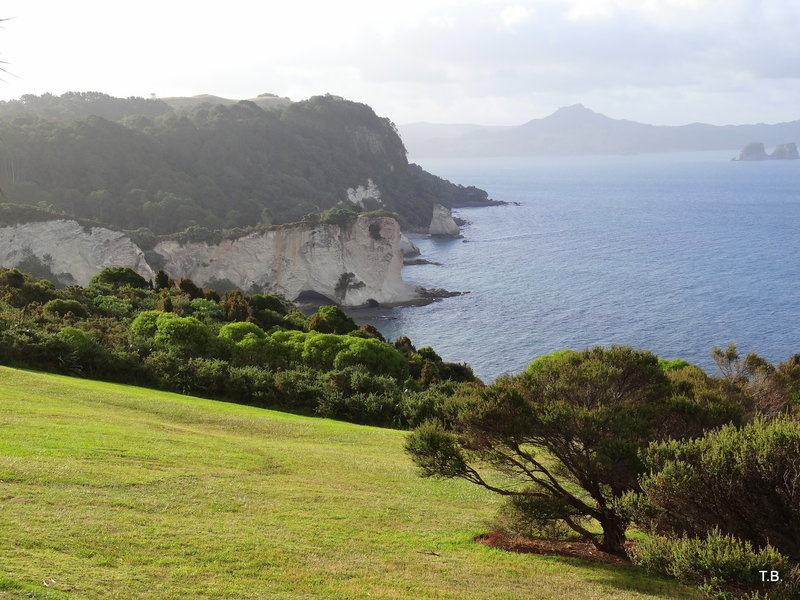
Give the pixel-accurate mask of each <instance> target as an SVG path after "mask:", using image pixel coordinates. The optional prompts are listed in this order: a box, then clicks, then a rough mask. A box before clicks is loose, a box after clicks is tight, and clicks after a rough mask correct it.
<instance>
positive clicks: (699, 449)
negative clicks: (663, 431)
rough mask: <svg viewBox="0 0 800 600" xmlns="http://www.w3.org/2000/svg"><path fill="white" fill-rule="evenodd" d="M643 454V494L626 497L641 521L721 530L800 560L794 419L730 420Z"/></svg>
mask: <svg viewBox="0 0 800 600" xmlns="http://www.w3.org/2000/svg"><path fill="white" fill-rule="evenodd" d="M642 458H643V460H644V462H645V464H646V466H647V468H648V470H649V473H648V474H647V475H644V476H643V477H642V478H641V490H642V491H641V495H637V496H630V497H628V498H626V500H625V502H626V504H627V505H628V506H629V508H630V510H631V513H632V514H633V516H634V518H635V519H636V521H637V522H638V523H639V524H640V525H641V526H643V527H645V528H647V529H649V530H651V531H654V532H657V533H660V534H665V535H673V536H674V535H683V534H686V535H689V536H691V537H696V538H702V537H704V536H706V535H708V534H710V533H711V532H712V531H714V530H717V529H719V531H721V532H722V533H723V534H726V535H734V536H736V537H737V538H739V539H741V540H744V541H747V542H749V543H751V544H752V545H753V546H754V547H756V548H765V547H767V545H771V546H773V547H774V548H776V549H777V550H778V551H779V552H781V553H783V554H784V555H786V556H788V557H789V558H791V559H792V560H795V561H800V423H798V422H796V421H790V420H787V419H776V420H774V421H765V420H763V419H757V420H756V421H754V422H752V423H750V424H748V425H746V426H744V427H742V428H741V429H737V428H736V427H733V426H731V425H728V426H725V427H723V428H722V429H720V430H718V431H714V432H711V433H708V434H706V436H705V437H703V438H700V439H695V440H684V441H677V440H673V441H668V442H662V443H658V444H652V445H651V446H649V447H648V448H647V449H645V450H644V451H643V452H642ZM710 507H713V510H712V509H710Z"/></svg>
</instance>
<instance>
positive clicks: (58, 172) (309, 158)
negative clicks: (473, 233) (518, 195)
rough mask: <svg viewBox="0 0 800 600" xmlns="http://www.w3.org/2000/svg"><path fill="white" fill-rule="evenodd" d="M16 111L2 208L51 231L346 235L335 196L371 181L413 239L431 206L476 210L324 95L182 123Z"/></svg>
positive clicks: (63, 110)
mask: <svg viewBox="0 0 800 600" xmlns="http://www.w3.org/2000/svg"><path fill="white" fill-rule="evenodd" d="M25 98H26V100H25V101H24V102H21V103H20V102H15V103H4V104H0V139H3V142H4V143H3V146H2V147H1V148H0V187H2V189H3V191H4V196H5V198H7V199H8V201H9V202H12V203H15V204H18V205H39V204H41V205H43V206H52V207H53V210H52V211H46V212H49V213H50V216H49V217H48V218H52V215H53V214H59V215H60V216H63V215H64V214H66V215H69V216H74V217H82V218H85V219H88V218H91V219H96V220H97V221H99V222H102V223H106V224H109V225H112V226H115V227H116V228H118V229H125V230H130V231H136V232H137V233H135V234H134V235H135V236H136V237H137V239H139V240H141V241H143V243H145V245H148V239H149V238H148V233H147V232H146V231H144V230H145V229H147V230H149V231H150V233H151V234H152V233H155V234H159V235H161V234H172V233H177V232H184V233H182V234H181V237H180V239H181V241H182V242H183V243H186V242H189V241H210V240H213V239H219V236H220V230H222V229H231V228H242V227H249V226H252V225H253V224H256V223H259V222H260V221H262V220H263V218H264V215H266V220H268V221H269V222H270V223H287V222H294V221H299V220H300V219H301V218H302V217H303V215H306V214H308V213H320V212H322V213H323V215H322V217H319V216H315V217H314V220H315V222H321V223H334V224H344V223H346V222H348V221H349V220H350V219H352V215H353V211H351V210H349V207H347V208H342V203H346V202H347V195H346V190H347V189H348V188H351V187H354V186H358V185H363V184H365V183H366V180H367V179H368V178H371V179H372V180H373V181H374V182H375V184H376V185H377V186H378V187H379V189H380V190H381V197H382V199H383V202H384V203H385V205H386V208H388V209H389V210H390V211H394V212H396V213H398V214H399V215H400V218H401V219H402V220H403V221H404V222H405V223H406V224H409V225H413V226H418V227H421V226H425V225H427V224H428V223H429V222H430V218H431V211H432V206H433V203H434V202H438V203H440V204H444V205H446V206H455V205H458V204H464V203H469V202H471V201H474V200H476V199H477V200H479V201H482V202H484V203H485V201H486V193H485V192H480V191H479V190H476V189H474V188H463V187H461V186H456V185H453V184H451V183H449V182H446V181H444V180H442V179H440V178H438V177H435V176H433V175H430V174H429V173H426V172H425V171H423V170H422V169H421V168H420V167H418V166H417V165H410V164H409V163H408V161H407V159H406V154H405V148H404V147H403V144H402V142H401V140H400V138H399V137H398V135H397V133H396V131H395V129H394V128H393V126H392V125H391V123H390V122H389V121H388V120H386V119H382V118H379V117H377V116H376V115H375V113H374V112H373V111H372V109H370V108H369V107H368V106H366V105H364V104H359V103H355V102H348V101H346V100H343V99H341V98H337V97H334V96H317V97H314V98H310V99H309V100H306V101H303V102H296V103H292V104H290V105H289V106H288V107H286V108H285V109H283V110H281V111H265V110H262V109H260V108H259V107H258V106H256V105H255V104H252V103H249V104H248V103H238V104H236V105H232V106H222V105H214V106H210V105H206V106H201V107H197V108H194V109H189V110H185V111H181V112H176V111H174V110H172V109H170V108H169V107H167V106H166V105H165V104H163V103H161V102H159V101H150V100H142V99H135V98H130V99H127V100H122V99H116V98H110V97H108V96H104V95H97V94H93V93H91V94H74V93H71V94H70V95H69V96H61V97H55V96H50V95H44V96H41V97H36V96H26V97H25ZM131 111H132V112H131ZM136 113H138V114H139V115H142V116H134V115H135V114H136ZM45 142H46V143H45ZM87 165H90V166H91V169H90V170H89V171H87ZM22 210H24V209H17V211H18V212H19V211H22ZM38 212H40V213H41V212H45V211H38ZM2 218H3V216H2V215H0V219H2ZM6 218H8V219H11V218H22V219H24V220H25V221H28V220H31V217H30V215H17V216H14V215H9V216H8V217H6ZM33 218H41V215H39V216H38V217H37V215H33ZM151 241H152V240H150V242H151ZM145 249H149V246H148V247H147V248H145Z"/></svg>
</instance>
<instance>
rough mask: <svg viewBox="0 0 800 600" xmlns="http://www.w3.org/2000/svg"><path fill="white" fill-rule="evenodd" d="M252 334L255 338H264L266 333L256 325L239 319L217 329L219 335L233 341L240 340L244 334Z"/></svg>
mask: <svg viewBox="0 0 800 600" xmlns="http://www.w3.org/2000/svg"><path fill="white" fill-rule="evenodd" d="M249 334H252V335H254V336H256V337H257V338H264V337H265V336H266V335H267V334H266V333H264V330H263V329H261V328H260V327H259V326H258V325H256V324H254V323H248V322H246V321H239V322H236V323H228V324H226V325H223V326H222V327H221V328H220V330H219V337H221V338H223V339H227V340H230V341H232V342H234V343H237V342H240V341H242V340H243V339H244V337H245V336H246V335H249Z"/></svg>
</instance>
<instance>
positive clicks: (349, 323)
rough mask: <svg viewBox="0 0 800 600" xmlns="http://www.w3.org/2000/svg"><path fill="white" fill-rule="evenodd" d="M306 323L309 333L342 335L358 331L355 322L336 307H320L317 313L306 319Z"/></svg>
mask: <svg viewBox="0 0 800 600" xmlns="http://www.w3.org/2000/svg"><path fill="white" fill-rule="evenodd" d="M307 323H308V325H307V327H308V330H309V331H318V332H319V333H335V334H338V335H344V334H346V333H350V332H351V331H355V330H356V329H358V326H357V325H356V322H355V321H353V319H351V318H350V317H349V316H348V315H347V313H345V312H344V311H343V310H342V309H341V308H339V307H338V306H320V307H319V308H318V309H317V312H315V313H314V314H313V315H311V316H309V317H308V320H307Z"/></svg>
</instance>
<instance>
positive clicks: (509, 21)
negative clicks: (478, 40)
mask: <svg viewBox="0 0 800 600" xmlns="http://www.w3.org/2000/svg"><path fill="white" fill-rule="evenodd" d="M532 16H533V10H532V9H529V8H527V7H525V6H523V5H521V4H514V5H513V6H506V7H505V8H504V9H503V10H502V11H501V12H500V23H502V25H503V27H504V28H505V29H514V28H516V27H517V26H518V25H521V24H522V23H525V22H527V21H529V20H530V19H531V17H532Z"/></svg>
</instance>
